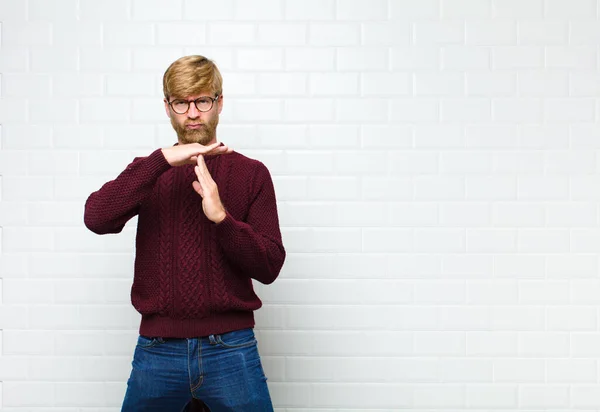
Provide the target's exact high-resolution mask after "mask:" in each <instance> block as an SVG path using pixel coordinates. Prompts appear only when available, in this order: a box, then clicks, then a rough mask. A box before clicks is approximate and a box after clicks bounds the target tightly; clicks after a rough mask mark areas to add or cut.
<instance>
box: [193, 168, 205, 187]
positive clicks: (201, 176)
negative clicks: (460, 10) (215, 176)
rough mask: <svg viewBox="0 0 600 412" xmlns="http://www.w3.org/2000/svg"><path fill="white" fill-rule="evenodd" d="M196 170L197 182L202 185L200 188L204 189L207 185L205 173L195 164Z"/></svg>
mask: <svg viewBox="0 0 600 412" xmlns="http://www.w3.org/2000/svg"><path fill="white" fill-rule="evenodd" d="M194 170H195V172H196V176H197V177H198V183H200V185H201V186H202V190H204V189H205V188H206V187H207V185H208V179H207V178H206V173H205V172H204V170H202V168H201V167H200V166H196V167H195V168H194Z"/></svg>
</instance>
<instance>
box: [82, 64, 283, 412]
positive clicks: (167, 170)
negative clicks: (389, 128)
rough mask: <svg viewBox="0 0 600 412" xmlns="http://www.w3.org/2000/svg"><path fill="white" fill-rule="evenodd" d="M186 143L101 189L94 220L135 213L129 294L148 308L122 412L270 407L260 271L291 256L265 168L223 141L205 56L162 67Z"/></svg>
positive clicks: (110, 228)
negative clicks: (260, 332) (257, 318)
mask: <svg viewBox="0 0 600 412" xmlns="http://www.w3.org/2000/svg"><path fill="white" fill-rule="evenodd" d="M163 91H164V96H165V98H164V104H165V110H166V112H167V116H169V118H170V119H171V124H172V126H173V128H174V129H175V132H176V133H177V138H178V143H177V144H175V145H173V146H172V147H168V148H163V149H157V150H155V151H154V152H152V153H151V154H150V155H149V156H147V157H140V158H136V159H134V160H133V162H132V163H131V164H129V165H128V166H127V168H126V169H125V170H124V171H123V172H122V173H121V174H120V175H119V176H118V177H117V178H116V179H115V180H112V181H110V182H108V183H106V184H104V185H103V186H102V188H100V190H98V191H96V192H94V193H92V194H91V195H90V197H89V198H88V200H87V202H86V204H85V215H84V221H85V225H86V226H87V227H88V228H89V229H90V230H91V231H93V232H95V233H97V234H106V233H118V232H120V231H121V230H122V229H123V226H124V225H125V223H126V222H127V221H128V220H129V219H131V218H132V217H133V216H135V215H137V216H138V223H137V236H136V258H135V270H134V279H133V286H132V289H131V301H132V304H133V306H134V307H135V309H136V310H137V311H138V312H139V313H140V314H141V315H142V318H141V324H140V328H139V334H140V336H139V338H138V342H137V345H136V348H135V353H134V356H133V363H132V372H131V376H130V378H129V380H128V382H127V392H126V394H125V399H124V402H123V407H122V411H125V412H131V411H144V412H145V411H161V412H170V411H173V412H180V411H182V410H187V409H186V408H188V407H189V406H186V405H189V404H190V402H191V401H192V400H193V399H200V400H202V401H203V402H204V403H205V405H206V407H208V408H209V409H210V410H211V411H212V412H230V411H231V412H233V411H235V412H252V411H257V412H259V411H260V412H265V411H272V410H273V407H272V404H271V400H270V396H269V391H268V388H267V385H266V377H265V375H264V372H263V369H262V365H261V360H260V357H259V354H258V350H257V343H256V339H255V336H254V333H253V326H254V315H253V311H254V310H256V309H258V308H260V307H261V301H260V299H259V298H258V297H257V295H256V294H255V293H254V290H253V287H252V279H256V280H257V281H259V282H261V283H264V284H269V283H271V282H273V281H274V280H275V279H276V278H277V276H278V275H279V272H280V270H281V267H282V265H283V262H284V260H285V250H284V247H283V244H282V240H281V232H280V228H279V219H278V215H277V208H276V201H275V192H274V188H273V183H272V180H271V176H270V174H269V171H268V170H267V168H266V167H265V166H264V165H263V164H262V163H260V162H259V161H257V160H252V159H249V158H247V157H245V156H243V155H241V154H239V153H236V152H234V151H232V150H231V149H230V148H228V147H227V146H226V145H223V144H219V143H218V142H217V137H216V128H217V125H218V123H219V114H220V113H221V110H222V109H223V93H222V77H221V74H220V73H219V70H218V68H217V66H216V65H215V64H214V62H212V61H211V60H209V59H207V58H205V57H203V56H186V57H182V58H180V59H178V60H177V61H175V62H173V63H172V64H171V65H170V66H169V68H168V69H167V71H166V72H165V74H164V77H163Z"/></svg>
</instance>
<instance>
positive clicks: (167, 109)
mask: <svg viewBox="0 0 600 412" xmlns="http://www.w3.org/2000/svg"><path fill="white" fill-rule="evenodd" d="M163 101H164V102H165V111H166V112H167V116H168V117H169V118H170V117H171V107H170V106H169V102H168V101H167V99H163Z"/></svg>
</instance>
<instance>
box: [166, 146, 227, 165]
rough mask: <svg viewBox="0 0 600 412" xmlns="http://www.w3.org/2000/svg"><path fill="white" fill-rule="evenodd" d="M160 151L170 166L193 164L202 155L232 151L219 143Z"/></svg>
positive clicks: (168, 148) (175, 147)
mask: <svg viewBox="0 0 600 412" xmlns="http://www.w3.org/2000/svg"><path fill="white" fill-rule="evenodd" d="M161 150H162V153H163V155H164V156H165V159H167V162H169V164H170V165H171V166H183V165H187V164H194V163H196V162H197V160H198V159H199V158H200V157H202V156H203V155H219V154H226V153H231V152H232V151H233V149H231V148H229V147H227V145H223V146H220V143H219V142H217V143H213V144H211V145H208V146H203V145H201V144H200V143H188V144H180V145H177V146H172V147H167V148H164V149H161Z"/></svg>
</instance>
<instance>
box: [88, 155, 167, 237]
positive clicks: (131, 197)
mask: <svg viewBox="0 0 600 412" xmlns="http://www.w3.org/2000/svg"><path fill="white" fill-rule="evenodd" d="M170 167H171V165H169V163H168V162H167V160H166V159H165V157H164V155H163V154H162V151H161V150H160V149H157V150H155V151H154V152H152V153H151V154H150V156H147V157H139V158H135V159H134V160H133V162H131V163H130V164H129V165H128V166H127V168H126V169H125V170H124V171H123V172H121V174H120V175H119V176H118V177H117V178H116V179H115V180H111V181H110V182H107V183H105V184H104V185H103V186H102V187H101V188H100V189H99V190H98V191H96V192H94V193H92V194H91V195H90V196H89V197H88V199H87V201H86V202H85V210H84V215H83V220H84V223H85V226H86V227H87V228H88V229H89V230H91V231H92V232H94V233H97V234H99V235H102V234H106V233H119V232H121V230H123V227H124V226H125V224H126V223H127V221H128V220H129V219H131V218H132V217H133V216H135V215H136V214H137V213H138V211H139V206H140V204H141V203H142V202H143V201H144V199H146V198H147V197H148V196H149V195H150V194H151V193H152V189H153V187H154V184H155V183H156V180H157V179H158V178H159V177H160V175H162V174H163V173H164V172H165V171H167V170H168V169H169V168H170Z"/></svg>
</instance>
